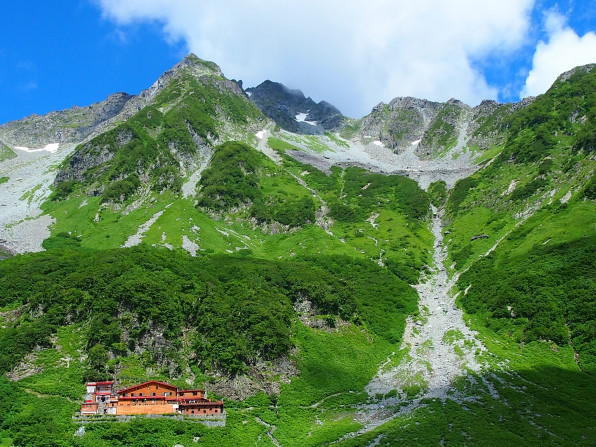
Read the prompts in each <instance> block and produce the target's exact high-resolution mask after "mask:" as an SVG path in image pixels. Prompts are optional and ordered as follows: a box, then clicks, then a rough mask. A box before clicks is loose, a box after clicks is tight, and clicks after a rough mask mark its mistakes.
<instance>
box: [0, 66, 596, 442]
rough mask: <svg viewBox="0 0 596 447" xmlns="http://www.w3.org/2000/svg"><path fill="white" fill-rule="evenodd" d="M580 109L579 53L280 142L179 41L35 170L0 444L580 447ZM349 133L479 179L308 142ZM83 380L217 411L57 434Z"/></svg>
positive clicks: (588, 240)
mask: <svg viewBox="0 0 596 447" xmlns="http://www.w3.org/2000/svg"><path fill="white" fill-rule="evenodd" d="M141 96H142V98H141ZM595 101H596V71H594V70H593V66H586V67H579V68H577V69H576V70H574V71H572V72H570V73H567V74H565V75H563V76H562V77H560V78H559V80H557V82H556V83H555V84H554V85H553V87H552V88H551V89H550V90H549V91H548V92H547V93H546V94H545V95H542V96H540V97H538V98H536V99H535V100H533V101H524V102H523V103H519V104H516V105H497V104H496V103H490V102H485V103H483V104H481V105H480V106H478V107H476V108H474V109H472V108H468V107H467V106H465V105H463V104H461V103H459V102H457V101H450V102H449V103H446V104H438V103H430V102H427V101H422V100H415V99H413V98H402V99H396V100H394V101H392V103H391V104H390V105H387V106H385V105H380V106H378V107H377V108H375V110H374V112H373V113H372V114H371V115H369V116H368V117H365V118H363V119H362V120H360V121H354V128H352V129H350V128H349V126H348V127H346V128H344V129H343V132H342V136H343V137H346V138H351V139H344V138H343V137H342V136H340V135H339V134H332V133H327V134H323V135H296V134H292V133H290V132H287V131H282V130H280V129H276V127H275V123H273V122H271V121H269V120H268V119H267V118H266V117H265V116H264V115H263V114H262V113H261V112H260V111H259V110H258V109H257V108H256V107H255V106H254V104H253V103H251V102H250V100H249V98H248V96H246V95H245V93H244V92H243V91H242V89H241V87H240V85H239V84H237V83H236V82H234V81H230V80H227V79H226V78H225V77H223V75H222V73H221V71H220V70H219V68H218V67H217V66H216V65H215V64H213V63H211V62H206V61H202V60H200V59H199V58H197V57H196V56H192V55H191V56H189V57H187V58H186V59H185V60H184V61H183V62H182V63H181V64H178V65H177V66H176V67H175V69H173V70H170V71H169V72H166V73H165V74H164V76H163V77H162V78H160V81H158V82H157V83H156V84H154V86H153V87H151V89H149V90H147V91H146V92H144V93H143V94H142V95H140V97H135V98H132V99H130V100H128V101H127V106H126V107H132V106H130V105H131V104H136V105H135V107H136V108H135V109H134V110H132V109H131V110H129V109H126V110H125V112H126V113H124V112H123V113H124V114H121V115H117V116H119V117H121V122H117V123H116V122H114V123H112V124H113V125H112V126H111V127H110V129H109V130H107V131H106V132H103V133H100V134H97V135H96V136H94V137H93V138H91V139H89V140H88V141H85V142H82V143H81V144H80V145H79V146H78V147H77V148H76V149H75V150H74V151H73V152H72V154H71V155H70V156H69V157H68V158H67V159H66V160H65V161H64V163H63V164H62V165H61V166H60V167H59V171H58V174H57V177H56V181H55V183H54V189H53V192H52V194H51V195H50V196H49V198H48V199H47V201H46V202H45V203H44V204H43V209H44V212H45V213H47V214H49V215H50V216H51V217H52V218H53V219H54V221H53V224H52V227H51V236H50V237H49V238H48V239H46V240H45V241H44V243H43V246H44V248H45V249H46V251H45V252H42V253H36V254H27V255H19V256H15V257H11V258H8V259H5V260H2V261H1V262H0V370H1V372H2V376H1V377H0V445H6V446H9V445H15V446H21V445H23V446H25V445H27V446H34V445H44V446H46V445H57V446H70V445H77V446H87V445H89V446H91V445H93V446H103V445H105V446H108V445H109V446H113V445H115V446H118V445H138V446H145V445H159V446H162V445H163V446H171V445H175V444H182V445H194V443H195V442H196V438H197V437H199V438H200V440H199V443H200V444H201V445H222V444H223V445H284V446H292V445H300V446H320V445H354V446H356V445H358V446H360V445H437V444H439V445H483V446H490V445H495V446H502V445H536V446H538V445H539V446H544V445H553V446H554V445H586V446H587V445H592V444H593V442H594V439H596V426H595V425H594V423H593V421H594V420H596V401H595V400H594V398H593V397H592V396H593V394H594V393H593V392H591V391H592V390H594V389H595V387H594V384H595V381H594V368H595V366H596V345H595V344H594V343H595V340H596V332H595V331H596V326H595V324H596V315H595V314H594V311H593V309H594V308H596V306H595V304H596V303H595V302H594V297H595V296H596V294H595V293H594V292H595V289H596V287H595V285H594V271H596V269H595V268H594V267H595V265H594V259H596V256H595V253H594V252H595V243H596V236H595V234H596V233H595V231H594V229H595V228H596V227H595V225H596V220H595V217H594V216H596V213H595V209H594V208H595V203H594V200H595V193H594V171H595V168H596V162H595V161H594V135H596V133H595V132H596V131H595V128H594V123H595V122H596V121H595V119H594V118H596V116H594V115H595V114H596V102H595ZM429 113H431V114H432V117H431V119H429V120H428V123H426V124H425V121H424V119H423V118H424V116H426V115H424V114H429ZM61 116H62V115H61ZM64 116H66V115H64ZM429 116H430V115H429ZM408 119H409V120H410V121H408ZM348 121H349V120H348ZM406 121H408V122H409V123H410V124H408V125H405V124H404V123H405V122H406ZM406 124H407V123H406ZM364 135H366V138H365V139H366V140H372V139H376V138H377V137H378V138H379V141H378V142H375V143H372V142H371V145H372V146H374V147H377V148H379V150H381V149H380V148H381V147H382V144H385V143H386V144H387V147H388V148H391V149H398V150H400V148H402V146H403V147H407V148H408V150H410V151H412V153H413V151H414V150H418V149H419V151H424V150H428V153H427V154H426V156H428V157H434V158H439V159H440V158H441V157H445V154H447V153H450V152H449V151H450V150H452V149H453V148H455V147H456V146H457V147H458V150H461V154H464V153H466V151H468V150H470V151H473V152H475V153H478V154H479V155H478V157H477V158H475V160H476V163H478V165H477V166H478V167H479V169H478V170H477V171H476V172H475V173H473V174H472V175H471V176H468V177H466V178H463V179H461V180H459V181H458V182H457V183H455V185H454V186H453V187H448V185H452V183H446V182H445V181H436V182H434V183H432V184H431V185H430V187H429V188H428V191H424V190H423V189H421V188H420V187H419V185H418V184H417V183H416V182H415V181H414V180H412V179H410V178H407V177H405V176H403V175H396V174H388V173H387V172H386V171H383V170H382V169H380V168H378V169H377V170H378V171H382V172H383V173H379V172H372V171H371V170H369V169H370V168H371V166H369V165H368V164H366V163H364V162H359V160H360V159H355V160H350V161H349V162H346V161H345V160H346V159H341V158H337V159H333V158H332V157H331V156H332V154H333V153H334V151H340V150H342V151H345V152H346V153H349V152H350V151H353V152H356V151H357V150H361V151H362V152H361V153H365V152H366V150H369V149H370V147H369V146H367V147H368V149H367V147H365V146H364V144H363V143H358V141H357V140H359V139H361V138H364ZM464 137H465V138H464ZM413 139H421V141H420V144H421V147H420V148H419V147H418V146H416V147H414V146H412V144H411V142H412V140H413ZM377 143H381V145H379V144H377ZM366 144H368V143H366ZM363 148H364V149H363ZM365 149H366V150H365ZM458 153H459V152H458ZM297 154H299V155H297ZM299 160H300V161H299ZM338 160H339V161H338ZM342 160H343V161H342ZM416 160H418V159H416ZM448 161H449V160H447V161H445V163H443V164H442V165H437V166H440V167H441V166H447V162H448ZM408 163H411V162H409V161H408ZM420 163H421V164H422V163H423V162H422V161H420ZM429 163H430V162H429ZM382 166H384V165H382ZM367 168H369V169H367ZM404 168H405V167H404ZM465 168H466V169H469V170H472V168H471V167H469V166H467V167H465ZM441 169H443V168H441ZM445 169H446V168H445ZM404 172H405V171H404ZM462 172H463V171H462ZM466 172H469V171H466ZM444 173H445V171H442V170H440V169H439V170H438V171H437V174H436V175H435V178H439V179H440V178H445V177H441V175H443V174H444ZM431 203H432V205H433V206H434V207H435V208H433V207H431ZM433 232H434V235H433ZM442 235H443V236H444V239H443V238H442V237H441V236H442ZM443 242H444V243H443ZM442 249H447V250H448V252H447V253H446V254H445V256H446V258H445V259H446V260H445V265H442V263H441V262H440V261H441V260H442V259H443V258H442V257H441V256H442V255H441V253H442ZM429 284H430V285H432V287H431V286H429V287H430V288H428V289H427V288H425V287H426V285H429ZM412 285H413V286H414V287H412ZM452 285H453V286H454V287H453V290H449V288H451V286H452ZM443 289H445V290H444V291H445V294H444V296H443V295H439V294H437V295H436V296H431V297H430V298H429V297H425V295H424V294H426V293H428V290H430V291H431V293H434V292H436V291H437V290H443ZM455 294H457V299H455V298H454V297H453V295H455ZM422 298H425V299H426V301H423V300H422ZM449 300H452V301H449ZM454 302H456V303H457V305H458V306H459V307H461V309H463V312H464V314H463V317H461V316H460V317H459V319H460V320H461V325H462V327H463V326H464V325H465V324H467V325H468V326H469V327H471V328H472V329H474V330H475V331H476V332H475V333H474V334H472V336H471V338H466V337H467V335H466V334H464V333H462V332H461V331H460V330H459V329H457V328H458V327H460V326H458V325H457V323H458V321H454V320H449V318H452V315H454V314H453V312H451V311H452V310H453V309H448V307H450V306H455V304H453V303H454ZM417 303H427V304H428V305H424V306H422V305H419V306H417ZM450 303H451V304H450ZM458 312H459V311H458ZM437 313H438V314H439V315H442V316H446V317H445V319H444V320H440V319H439V320H438V321H442V322H443V323H442V324H444V325H445V327H437V328H435V329H436V330H438V331H443V332H444V333H443V332H441V336H440V337H439V338H438V339H437V343H436V346H433V343H432V342H431V340H430V339H429V340H426V341H424V342H423V343H419V344H418V341H419V338H417V336H418V335H419V334H421V333H426V332H428V331H430V332H432V331H433V330H434V329H433V328H432V327H430V328H429V327H428V326H429V324H430V323H429V322H430V321H433V322H434V321H437V320H435V319H431V317H434V316H435V315H436V314H437ZM460 314H461V312H460ZM458 315H459V314H458ZM462 318H463V319H462ZM464 321H465V324H464ZM433 324H434V323H433ZM425 331H426V332H425ZM443 348H445V349H446V350H447V351H444V352H445V355H443V356H442V357H440V356H439V357H437V358H439V361H438V363H433V362H432V361H431V360H427V361H426V363H424V362H423V365H422V366H423V369H425V371H424V372H425V373H428V374H427V375H426V376H425V375H424V374H421V373H419V372H418V371H417V370H416V369H414V366H415V364H414V363H415V362H414V360H415V359H416V358H418V357H420V358H422V359H423V360H424V359H425V358H427V359H428V358H429V357H425V353H428V352H430V351H433V350H440V349H443ZM437 352H439V351H437ZM440 352H443V351H440ZM447 354H449V355H447ZM452 354H453V355H455V356H456V357H457V358H458V360H457V365H456V366H457V367H458V368H460V369H459V370H457V371H460V372H457V371H456V374H455V375H451V376H450V375H448V374H447V373H445V370H448V369H449V368H451V367H453V366H454V365H453V361H452V360H450V359H451V355H452ZM460 364H461V367H460V366H458V365H460ZM476 365H478V367H477V368H476ZM400 367H402V368H403V371H405V373H404V375H402V376H395V377H394V381H393V382H391V383H389V385H388V386H387V387H385V388H383V389H385V391H383V392H375V391H371V389H373V388H371V383H372V382H373V379H375V378H379V377H381V376H383V374H384V373H387V372H390V371H392V370H393V369H394V368H398V370H399V368H400ZM456 369H457V368H456ZM443 374H445V376H444V377H445V381H444V383H442V384H441V385H440V386H439V388H432V387H431V386H430V385H429V383H430V380H428V382H425V379H424V377H427V376H432V377H431V378H436V377H437V376H439V378H441V377H442V375H443ZM450 377H455V378H454V379H453V380H451V379H450ZM100 379H114V380H115V381H116V384H117V387H124V386H127V385H131V384H134V383H138V382H142V381H145V380H150V379H154V380H161V381H167V382H171V383H173V384H176V385H177V386H181V387H205V388H206V389H207V390H208V392H209V393H210V395H213V396H214V397H223V398H224V399H225V404H226V411H227V413H228V414H227V421H226V426H225V427H208V426H205V425H202V424H197V423H192V422H190V421H186V420H166V419H149V418H136V419H133V420H131V421H128V422H118V423H116V422H110V421H108V422H99V423H93V424H88V425H86V426H85V430H84V432H85V433H84V434H83V435H82V436H80V435H81V433H80V431H79V432H78V435H77V436H75V435H74V433H75V431H76V430H77V429H79V428H80V426H81V425H80V423H78V422H76V421H73V419H72V416H73V415H74V414H75V412H76V411H77V410H78V409H79V408H80V402H81V397H82V395H83V393H84V389H85V386H84V382H85V381H86V380H100ZM433 383H434V382H433Z"/></svg>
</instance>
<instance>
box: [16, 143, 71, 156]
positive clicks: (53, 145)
mask: <svg viewBox="0 0 596 447" xmlns="http://www.w3.org/2000/svg"><path fill="white" fill-rule="evenodd" d="M59 147H60V144H59V143H50V144H46V145H45V146H44V147H42V148H41V149H29V148H28V147H26V146H15V147H14V148H15V149H18V150H20V151H23V152H42V151H46V152H50V153H52V154H53V153H54V152H56V151H57V150H58V148H59Z"/></svg>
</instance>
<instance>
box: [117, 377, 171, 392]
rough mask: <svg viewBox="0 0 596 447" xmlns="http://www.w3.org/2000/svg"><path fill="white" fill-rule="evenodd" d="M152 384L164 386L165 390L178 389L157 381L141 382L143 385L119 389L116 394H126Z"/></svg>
mask: <svg viewBox="0 0 596 447" xmlns="http://www.w3.org/2000/svg"><path fill="white" fill-rule="evenodd" d="M152 383H155V384H158V385H162V386H165V387H167V388H170V389H173V390H176V391H178V387H177V386H174V385H170V384H169V383H165V382H158V381H157V380H150V381H149V382H143V383H141V384H139V385H134V386H131V387H128V388H124V389H121V390H120V391H118V394H120V393H126V392H128V391H131V390H135V389H137V388H140V387H142V386H145V385H149V384H152Z"/></svg>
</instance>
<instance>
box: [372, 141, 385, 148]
mask: <svg viewBox="0 0 596 447" xmlns="http://www.w3.org/2000/svg"><path fill="white" fill-rule="evenodd" d="M373 144H376V145H377V146H381V147H385V144H384V143H383V142H382V141H380V140H377V141H373Z"/></svg>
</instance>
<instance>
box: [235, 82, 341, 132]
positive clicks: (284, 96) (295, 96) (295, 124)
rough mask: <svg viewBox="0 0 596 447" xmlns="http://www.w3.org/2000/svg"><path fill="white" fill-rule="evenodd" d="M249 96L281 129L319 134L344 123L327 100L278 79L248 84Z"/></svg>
mask: <svg viewBox="0 0 596 447" xmlns="http://www.w3.org/2000/svg"><path fill="white" fill-rule="evenodd" d="M245 92H246V94H247V95H248V96H249V97H250V100H251V101H252V102H254V103H255V105H256V106H257V107H258V108H259V109H260V110H261V111H262V112H263V113H264V114H265V115H267V116H268V117H269V118H271V119H272V120H274V121H275V122H276V123H277V124H278V125H279V126H280V127H281V128H282V129H285V130H287V131H290V132H296V133H299V134H308V135H317V134H323V133H325V132H326V131H330V130H331V131H333V130H337V129H339V128H340V127H341V125H342V124H343V121H344V117H343V115H342V114H341V112H340V111H339V110H337V108H335V107H334V106H332V105H331V104H329V103H328V102H325V101H321V102H319V103H316V102H314V101H313V100H312V99H311V98H310V97H309V98H306V97H305V96H304V93H302V92H301V91H300V90H291V89H289V88H287V87H286V86H284V85H283V84H280V83H278V82H272V81H265V82H263V83H261V84H259V85H258V86H256V87H253V88H247V89H246V91H245Z"/></svg>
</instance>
